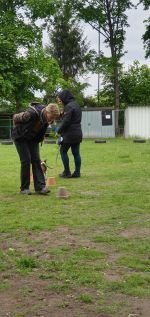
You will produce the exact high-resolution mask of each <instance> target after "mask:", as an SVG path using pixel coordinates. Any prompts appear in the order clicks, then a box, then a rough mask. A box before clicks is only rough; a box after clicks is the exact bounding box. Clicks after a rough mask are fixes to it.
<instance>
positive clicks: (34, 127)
mask: <svg viewBox="0 0 150 317" xmlns="http://www.w3.org/2000/svg"><path fill="white" fill-rule="evenodd" d="M59 115H60V112H59V107H58V105H57V104H52V103H51V104H49V105H48V106H46V107H45V106H43V105H41V104H40V103H37V102H32V103H31V104H30V105H29V107H28V108H27V109H26V110H25V111H23V112H21V113H17V114H15V115H14V116H13V130H12V138H13V140H14V143H15V146H16V149H17V152H18V154H19V157H20V162H21V175H20V178H21V186H20V193H21V194H25V195H30V194H31V192H30V189H29V187H30V165H32V173H33V182H34V189H35V192H36V193H37V194H42V195H46V194H48V193H49V192H50V190H49V189H47V188H46V187H45V177H44V174H43V171H42V167H41V160H40V151H39V143H40V142H42V141H43V139H44V135H45V132H46V130H47V127H48V125H49V124H51V123H52V122H53V121H54V120H55V119H57V118H58V117H59Z"/></svg>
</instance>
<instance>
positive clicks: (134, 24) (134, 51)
mask: <svg viewBox="0 0 150 317" xmlns="http://www.w3.org/2000/svg"><path fill="white" fill-rule="evenodd" d="M132 2H133V3H134V4H137V3H138V1H137V0H133V1H132ZM127 15H128V23H129V25H130V26H129V27H128V28H127V29H126V41H125V46H124V49H125V51H128V52H127V53H126V54H125V55H124V57H123V58H122V63H123V65H124V68H125V69H127V68H128V66H130V65H132V64H133V61H135V60H138V61H139V62H140V63H141V64H147V65H149V66H150V59H149V60H148V59H145V57H144V55H145V52H144V47H143V41H142V35H143V34H144V32H145V26H144V23H143V21H144V20H146V19H147V18H148V17H149V15H150V14H149V12H148V10H147V11H145V10H143V6H142V5H141V6H139V7H138V9H137V10H136V9H132V10H128V12H127ZM83 31H84V35H85V36H86V37H87V42H89V43H90V48H91V49H95V50H96V51H97V50H98V32H97V31H95V30H93V29H92V28H91V27H90V26H89V25H88V24H84V30H83ZM47 41H48V38H47V34H46V33H44V38H43V42H44V43H47ZM100 48H101V51H103V52H104V53H105V55H107V56H109V55H110V53H109V49H106V48H105V45H104V44H103V39H102V37H101V45H100ZM80 80H81V81H83V82H88V83H89V84H90V86H89V87H88V88H87V89H86V90H85V94H86V95H95V94H96V90H97V85H98V84H97V75H96V74H89V75H88V76H86V77H84V78H81V79H80Z"/></svg>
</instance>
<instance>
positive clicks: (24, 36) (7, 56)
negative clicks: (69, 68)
mask: <svg viewBox="0 0 150 317" xmlns="http://www.w3.org/2000/svg"><path fill="white" fill-rule="evenodd" d="M52 8H53V10H52ZM54 10H55V6H54V2H53V1H51V0H47V1H44V5H43V1H40V0H39V1H38V2H36V4H35V1H32V0H27V1H23V0H15V1H7V2H6V1H2V2H1V3H0V29H1V34H0V45H1V51H0V72H1V75H0V90H1V96H0V104H1V106H2V107H4V106H5V108H6V109H8V108H9V110H12V109H14V107H16V111H19V110H20V109H21V108H23V107H24V105H25V104H27V103H28V102H29V101H31V100H32V99H33V98H34V94H35V90H40V91H42V90H43V86H44V88H45V89H48V81H49V82H51V87H50V91H51V90H52V89H54V85H55V82H56V79H57V77H58V76H61V73H60V70H59V67H58V65H57V63H56V62H55V61H54V60H53V59H52V58H51V59H50V58H48V57H46V56H45V55H44V52H43V49H42V26H41V27H40V26H38V25H37V23H36V19H37V18H39V17H42V18H43V17H47V16H48V14H49V15H50V14H51V13H53V12H54ZM49 85H50V84H49ZM10 105H11V106H10ZM12 105H13V106H12Z"/></svg>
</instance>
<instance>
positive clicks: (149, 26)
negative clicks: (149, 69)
mask: <svg viewBox="0 0 150 317" xmlns="http://www.w3.org/2000/svg"><path fill="white" fill-rule="evenodd" d="M140 3H143V5H144V9H145V10H149V9H150V0H141V1H140ZM145 25H146V31H145V33H144V35H143V41H144V48H145V57H146V58H148V57H150V17H149V18H148V19H147V20H146V21H145Z"/></svg>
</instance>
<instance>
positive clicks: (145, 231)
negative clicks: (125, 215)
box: [120, 226, 150, 238]
mask: <svg viewBox="0 0 150 317" xmlns="http://www.w3.org/2000/svg"><path fill="white" fill-rule="evenodd" d="M120 235H121V236H122V237H124V238H134V237H135V238H136V237H138V238H140V237H141V238H149V237H150V229H149V228H141V227H137V226H133V227H130V228H128V229H126V230H124V231H122V232H121V234H120Z"/></svg>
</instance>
